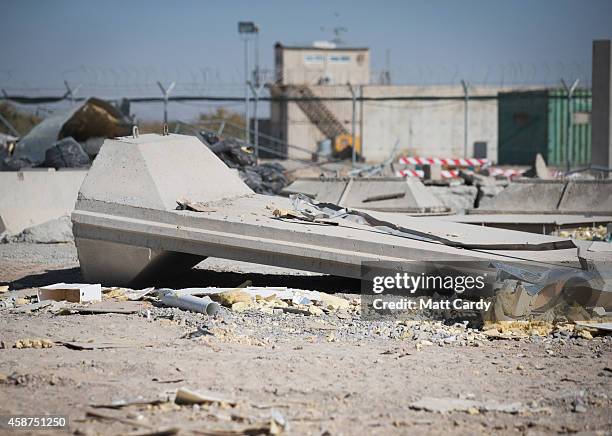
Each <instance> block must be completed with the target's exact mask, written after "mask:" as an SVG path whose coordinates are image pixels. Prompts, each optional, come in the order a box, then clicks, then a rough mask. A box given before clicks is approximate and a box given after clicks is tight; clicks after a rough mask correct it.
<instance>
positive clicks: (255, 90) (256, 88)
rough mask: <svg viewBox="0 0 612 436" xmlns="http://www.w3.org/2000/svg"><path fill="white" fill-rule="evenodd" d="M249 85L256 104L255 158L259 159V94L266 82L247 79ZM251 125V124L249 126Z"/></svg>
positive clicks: (254, 114)
mask: <svg viewBox="0 0 612 436" xmlns="http://www.w3.org/2000/svg"><path fill="white" fill-rule="evenodd" d="M247 85H249V88H251V92H252V93H253V99H254V105H253V119H254V121H255V141H254V142H255V143H254V146H255V159H259V119H258V117H257V104H258V103H259V96H260V95H261V91H263V89H264V86H265V85H266V84H265V83H262V84H261V85H257V84H253V82H251V81H250V80H249V81H247ZM249 127H250V126H249Z"/></svg>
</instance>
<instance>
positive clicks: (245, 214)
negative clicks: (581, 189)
mask: <svg viewBox="0 0 612 436" xmlns="http://www.w3.org/2000/svg"><path fill="white" fill-rule="evenodd" d="M179 198H183V199H188V200H189V201H190V202H192V203H194V202H196V203H198V210H199V212H195V211H190V210H176V201H177V200H178V199H179ZM292 209H293V205H292V203H291V200H290V199H286V198H281V197H270V196H265V195H260V194H254V193H253V192H252V191H251V190H250V189H249V188H248V187H247V186H246V185H245V184H244V183H243V182H242V181H241V180H240V178H239V177H238V176H237V175H236V174H235V172H233V171H232V170H230V169H229V168H227V166H226V165H224V164H223V163H222V162H221V161H220V160H219V159H218V158H217V157H216V156H214V154H213V153H212V151H210V150H209V149H208V148H206V147H203V146H202V144H201V143H200V142H199V141H198V140H197V139H196V138H194V137H188V136H182V135H167V136H160V135H141V136H140V137H137V138H132V137H124V138H118V139H116V140H107V141H106V142H105V143H104V145H103V147H102V149H101V152H100V154H99V155H98V157H97V159H96V160H95V161H94V164H93V166H92V168H91V169H90V171H89V173H88V174H87V177H86V178H85V181H84V182H83V185H82V187H81V190H80V193H79V199H78V201H77V205H76V208H75V211H74V212H73V214H72V221H73V231H74V235H75V242H76V245H77V250H78V256H79V261H80V264H81V270H82V273H83V276H84V279H85V280H86V281H88V282H101V283H104V284H111V285H121V284H132V283H138V282H141V283H142V282H149V283H155V280H157V279H159V278H160V277H164V276H167V275H169V274H171V273H175V272H180V271H183V270H186V269H188V268H190V267H191V266H193V265H195V264H197V263H198V262H200V261H201V260H202V259H203V258H205V257H208V256H210V257H220V258H227V259H234V260H241V261H247V262H254V263H259V264H267V265H275V266H281V267H289V268H295V269H301V270H308V271H316V272H322V273H331V274H336V275H342V276H348V277H359V276H360V274H361V266H362V262H364V261H368V260H369V261H395V262H397V261H409V260H416V261H424V260H436V261H441V260H444V259H446V260H453V261H457V260H474V259H480V260H483V259H485V260H489V259H501V260H507V259H509V258H512V259H515V260H516V259H525V260H529V261H536V262H538V261H543V262H547V264H548V265H551V264H555V263H558V264H564V265H568V264H578V257H577V250H576V246H575V245H574V243H573V242H572V241H570V240H568V239H564V238H554V237H550V236H542V235H535V234H527V233H523V232H512V231H508V230H500V229H488V228H486V229H481V228H476V227H474V226H471V225H466V224H458V223H452V222H442V221H438V220H436V219H434V218H431V217H428V218H417V217H410V216H406V215H400V214H392V213H384V212H370V213H369V215H370V217H371V218H370V219H369V221H370V222H373V220H374V221H376V220H378V223H379V225H381V226H383V227H381V228H383V230H381V229H379V228H374V227H372V225H366V224H363V223H361V224H360V223H359V222H356V221H346V220H345V221H342V220H340V221H339V222H337V223H336V225H325V224H324V223H319V224H317V223H307V222H304V221H302V220H296V219H283V218H281V217H278V215H276V216H275V214H273V211H277V210H278V211H282V210H292ZM385 222H386V223H387V224H384V223H385ZM389 223H393V225H392V228H393V227H394V228H396V229H397V228H401V229H408V233H402V232H400V233H401V234H397V230H392V229H391V228H390V229H391V230H389V231H385V230H384V227H385V226H386V227H387V228H389ZM443 241H450V242H451V244H447V243H445V242H443ZM610 254H611V253H605V252H604V253H602V252H600V250H591V249H590V248H589V249H588V250H587V249H586V247H585V250H584V256H589V258H590V257H593V258H597V257H598V256H600V257H601V256H604V257H605V256H609V255H610Z"/></svg>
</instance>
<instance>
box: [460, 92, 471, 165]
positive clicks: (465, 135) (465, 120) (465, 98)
mask: <svg viewBox="0 0 612 436" xmlns="http://www.w3.org/2000/svg"><path fill="white" fill-rule="evenodd" d="M461 86H462V87H463V158H464V159H467V158H468V122H469V118H468V117H469V112H468V102H469V101H470V94H469V88H468V87H469V86H470V85H469V84H468V83H467V82H466V81H465V80H461Z"/></svg>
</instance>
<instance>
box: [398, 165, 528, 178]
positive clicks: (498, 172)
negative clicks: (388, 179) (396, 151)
mask: <svg viewBox="0 0 612 436" xmlns="http://www.w3.org/2000/svg"><path fill="white" fill-rule="evenodd" d="M466 172H469V171H466ZM524 172H525V170H516V169H504V168H491V167H489V175H490V176H493V177H495V176H504V177H508V178H509V179H512V178H514V177H519V176H520V175H521V174H523V173H524ZM396 174H397V176H399V177H419V178H421V179H422V178H423V177H425V173H424V171H423V170H408V169H406V170H399V171H397V173H396ZM441 175H442V178H443V179H452V178H455V177H459V170H443V171H442V172H441Z"/></svg>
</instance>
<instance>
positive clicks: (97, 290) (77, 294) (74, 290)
mask: <svg viewBox="0 0 612 436" xmlns="http://www.w3.org/2000/svg"><path fill="white" fill-rule="evenodd" d="M38 300H39V301H45V300H54V301H69V302H71V303H85V302H93V301H101V300H102V286H101V285H100V284H97V285H89V284H85V283H70V284H69V283H56V284H54V285H49V286H43V287H42V288H40V289H39V290H38Z"/></svg>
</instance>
